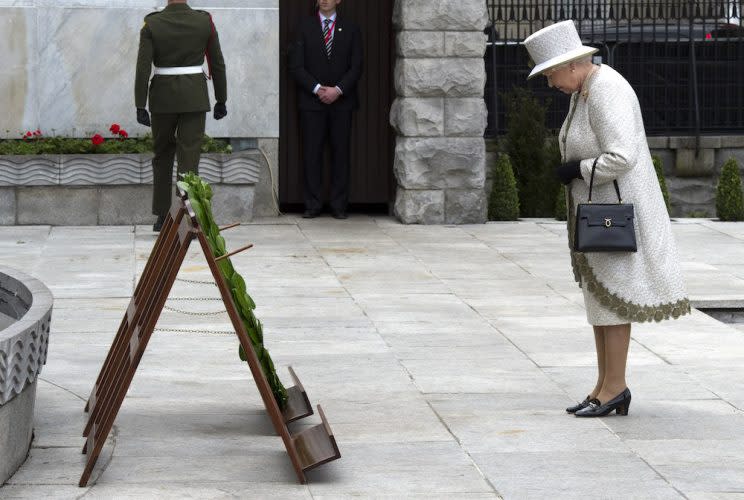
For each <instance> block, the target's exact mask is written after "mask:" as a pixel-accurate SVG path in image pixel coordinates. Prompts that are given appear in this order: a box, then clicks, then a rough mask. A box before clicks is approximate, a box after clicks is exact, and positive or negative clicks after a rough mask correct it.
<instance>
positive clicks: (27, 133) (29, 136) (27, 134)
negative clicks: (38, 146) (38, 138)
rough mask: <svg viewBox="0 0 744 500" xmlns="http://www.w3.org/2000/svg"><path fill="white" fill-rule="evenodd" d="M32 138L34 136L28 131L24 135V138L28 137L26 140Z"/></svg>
mask: <svg viewBox="0 0 744 500" xmlns="http://www.w3.org/2000/svg"><path fill="white" fill-rule="evenodd" d="M33 136H34V134H33V133H32V132H31V131H30V130H29V131H28V132H26V135H24V137H28V138H31V137H33Z"/></svg>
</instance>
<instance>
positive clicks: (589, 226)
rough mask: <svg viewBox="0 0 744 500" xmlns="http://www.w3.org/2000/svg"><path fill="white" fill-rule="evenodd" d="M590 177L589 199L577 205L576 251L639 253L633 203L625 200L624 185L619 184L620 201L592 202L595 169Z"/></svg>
mask: <svg viewBox="0 0 744 500" xmlns="http://www.w3.org/2000/svg"><path fill="white" fill-rule="evenodd" d="M597 160H599V158H597V159H596V160H594V165H592V177H591V179H590V180H589V201H588V203H579V204H578V205H577V206H576V232H575V237H574V250H575V251H577V252H636V251H638V247H637V245H636V235H635V227H634V225H633V219H634V211H633V204H631V203H623V200H622V198H621V197H620V188H619V187H618V185H617V181H616V180H615V181H613V182H614V183H615V192H617V199H618V202H619V203H592V189H593V187H594V171H595V170H596V168H597Z"/></svg>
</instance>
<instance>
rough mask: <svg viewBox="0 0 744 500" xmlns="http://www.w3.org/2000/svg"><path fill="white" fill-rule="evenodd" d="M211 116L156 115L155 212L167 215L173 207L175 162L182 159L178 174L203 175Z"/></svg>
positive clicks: (153, 204)
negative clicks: (204, 146)
mask: <svg viewBox="0 0 744 500" xmlns="http://www.w3.org/2000/svg"><path fill="white" fill-rule="evenodd" d="M206 119H207V114H206V113H205V112H202V111H199V112H196V113H153V114H152V139H153V143H154V144H153V150H154V151H153V152H154V153H155V156H153V158H152V173H153V189H152V213H153V214H154V215H166V214H167V213H168V210H170V206H171V196H172V193H173V192H174V191H175V190H174V189H173V159H174V158H178V173H179V174H183V173H186V172H195V173H197V174H198V173H199V159H200V157H201V147H202V143H203V141H204V126H205V123H206Z"/></svg>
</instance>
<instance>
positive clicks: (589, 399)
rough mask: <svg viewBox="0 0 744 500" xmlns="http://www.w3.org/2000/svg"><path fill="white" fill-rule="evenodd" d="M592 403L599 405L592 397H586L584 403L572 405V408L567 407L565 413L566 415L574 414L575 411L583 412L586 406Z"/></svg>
mask: <svg viewBox="0 0 744 500" xmlns="http://www.w3.org/2000/svg"><path fill="white" fill-rule="evenodd" d="M592 401H596V402H597V403H599V401H597V400H596V399H594V398H593V397H591V396H587V397H586V399H585V400H584V401H582V402H581V403H579V404H577V405H574V406H569V407H568V408H566V412H567V413H576V412H577V411H579V410H583V409H584V408H586V407H587V406H589V403H591V402H592Z"/></svg>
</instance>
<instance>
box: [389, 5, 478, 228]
mask: <svg viewBox="0 0 744 500" xmlns="http://www.w3.org/2000/svg"><path fill="white" fill-rule="evenodd" d="M393 23H394V24H395V27H396V30H397V32H398V34H397V43H396V48H397V55H398V59H397V62H396V66H395V76H394V78H395V89H396V93H397V96H398V97H397V99H396V100H395V102H394V104H393V106H392V110H391V113H390V122H391V124H392V125H393V127H394V128H395V130H396V131H397V133H398V138H397V142H396V151H395V164H394V169H395V176H396V179H397V181H398V190H397V195H396V201H395V214H396V215H397V216H398V218H399V219H400V220H401V221H402V222H404V223H407V224H416V223H418V224H442V223H455V224H461V223H481V222H484V221H485V219H486V196H485V189H484V183H485V177H486V175H485V173H486V172H485V141H484V140H483V132H484V130H485V127H486V117H487V110H486V106H485V102H484V100H483V90H484V86H485V81H486V74H485V68H484V63H483V55H484V53H485V49H486V37H485V35H484V34H483V29H484V28H485V26H486V25H487V24H488V14H487V11H486V5H485V2H484V1H483V0H462V1H459V2H451V1H446V0H397V2H396V4H395V13H394V18H393Z"/></svg>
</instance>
